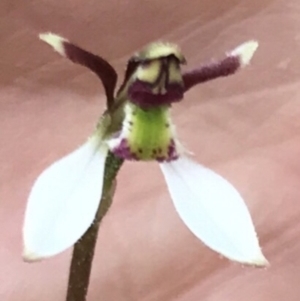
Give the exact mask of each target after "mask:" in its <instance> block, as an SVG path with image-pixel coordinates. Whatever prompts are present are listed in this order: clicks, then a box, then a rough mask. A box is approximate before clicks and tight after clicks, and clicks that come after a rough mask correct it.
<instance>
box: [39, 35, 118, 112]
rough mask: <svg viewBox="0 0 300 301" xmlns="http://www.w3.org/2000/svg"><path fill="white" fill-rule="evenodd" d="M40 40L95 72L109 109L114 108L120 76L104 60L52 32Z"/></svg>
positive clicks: (42, 36) (40, 36)
mask: <svg viewBox="0 0 300 301" xmlns="http://www.w3.org/2000/svg"><path fill="white" fill-rule="evenodd" d="M39 38H40V39H41V40H42V41H44V42H46V43H47V44H49V45H50V46H51V47H53V49H54V50H55V51H57V52H58V53H59V54H60V55H62V56H64V57H66V58H68V59H69V60H71V61H72V62H73V63H76V64H79V65H82V66H85V67H87V68H89V69H90V70H91V71H93V72H94V73H95V74H96V75H97V76H98V77H99V78H100V80H101V81H102V83H103V86H104V89H105V93H106V97H107V107H108V108H109V109H110V108H111V107H112V106H113V104H114V90H115V87H116V84H117V78H118V76H117V72H116V71H115V69H114V68H113V67H112V66H111V65H110V64H109V63H108V62H107V61H106V60H105V59H104V58H102V57H100V56H98V55H95V54H93V53H91V52H89V51H86V50H84V49H82V48H80V47H79V46H77V45H75V44H73V43H71V42H69V41H68V40H67V39H65V38H63V37H60V36H58V35H56V34H53V33H51V32H47V33H42V34H40V35H39Z"/></svg>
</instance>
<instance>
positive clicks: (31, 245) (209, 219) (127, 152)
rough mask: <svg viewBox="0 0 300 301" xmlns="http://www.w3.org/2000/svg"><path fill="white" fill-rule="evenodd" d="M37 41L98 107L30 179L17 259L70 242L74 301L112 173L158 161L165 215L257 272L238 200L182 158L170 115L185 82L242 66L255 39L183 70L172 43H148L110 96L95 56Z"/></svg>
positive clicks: (104, 67) (53, 40) (220, 181)
mask: <svg viewBox="0 0 300 301" xmlns="http://www.w3.org/2000/svg"><path fill="white" fill-rule="evenodd" d="M40 38H41V39H42V40H43V41H45V42H46V43H48V44H49V45H50V46H52V47H53V48H54V50H56V51H57V52H58V53H60V54H61V55H63V56H65V57H67V58H68V59H70V60H71V61H72V62H74V63H77V64H80V65H82V66H85V67H87V68H89V69H90V70H91V71H93V72H94V73H95V74H96V75H97V76H98V77H99V78H100V79H101V81H102V83H103V86H104V90H105V94H106V98H107V108H106V111H105V112H104V113H103V114H102V116H101V118H100V120H99V122H98V124H97V126H96V129H95V131H94V133H93V134H92V136H91V137H90V138H89V139H88V141H86V142H85V143H84V144H83V145H82V146H81V147H79V148H78V149H77V150H75V151H73V152H72V153H71V154H69V155H67V156H65V157H63V158H62V159H60V160H59V161H57V162H55V163H54V164H52V165H51V166H49V167H48V168H47V169H46V170H44V171H43V172H42V173H41V175H40V176H39V177H38V179H37V180H36V182H35V183H34V185H33V187H32V190H31V193H30V195H29V199H28V204H27V208H26V213H25V220H24V227H23V240H24V252H23V258H24V260H26V261H28V262H33V261H38V260H42V259H45V258H48V257H51V256H54V255H56V254H59V253H61V252H63V251H64V250H66V249H68V248H69V247H71V246H74V250H73V255H72V262H71V268H70V277H69V285H68V293H67V301H84V300H85V299H86V294H87V289H88V284H89V277H90V271H91V266H92V260H93V255H94V248H95V244H96V240H97V233H98V227H99V224H100V221H101V220H102V219H103V217H104V216H105V214H106V212H107V210H108V208H109V207H110V204H111V202H112V198H113V194H114V184H115V183H116V176H117V173H118V170H119V168H120V167H121V165H122V163H123V161H125V160H132V161H156V162H158V164H159V167H160V169H161V172H162V174H163V176H164V179H165V182H166V186H167V189H168V190H169V193H170V196H171V199H172V201H173V203H174V207H175V210H176V211H177V213H178V215H179V217H180V218H181V220H182V221H183V223H184V224H185V225H186V226H187V227H188V229H189V230H190V231H191V232H192V233H193V234H194V235H195V236H196V237H197V238H199V239H200V240H201V241H202V242H203V243H204V244H205V245H206V246H208V247H210V248H211V249H212V250H214V251H215V252H218V253H220V254H222V255H223V256H224V257H226V258H228V259H230V260H233V261H237V262H240V263H242V264H247V265H252V266H257V267H264V266H267V265H268V261H267V259H266V258H265V256H264V254H263V252H262V250H261V248H260V245H259V241H258V237H257V234H256V231H255V227H254V223H253V221H252V218H251V215H250V213H249V210H248V208H247V205H246V203H245V202H244V200H243V199H242V196H241V195H240V193H239V192H238V191H237V189H236V188H235V187H234V186H233V185H232V184H231V183H229V182H228V181H227V180H226V179H225V178H223V177H222V176H220V175H218V174H216V173H215V172H214V171H212V170H210V169H209V168H207V167H205V166H203V165H201V164H199V163H197V162H195V161H193V160H192V159H191V158H189V157H188V154H187V152H186V151H185V149H184V148H183V147H182V146H181V144H180V139H179V138H178V136H177V134H176V129H175V126H174V124H173V122H172V118H171V112H170V111H171V107H172V105H173V104H175V103H178V102H180V101H182V99H183V97H184V93H185V92H186V91H188V90H189V89H190V88H192V87H193V86H195V85H197V84H199V83H204V82H206V81H208V80H212V79H216V78H218V77H223V76H228V75H231V74H234V73H235V72H236V71H238V70H239V69H241V68H243V67H245V66H246V65H247V64H249V62H250V60H251V58H252V56H253V54H254V52H255V51H256V49H257V47H258V43H257V42H256V41H249V42H246V43H244V44H242V45H240V46H239V47H237V48H235V49H234V50H233V51H231V52H229V53H228V54H227V55H226V57H225V58H223V59H221V60H218V61H212V62H210V63H209V64H205V65H203V66H200V67H198V68H195V69H192V70H190V71H185V72H182V71H181V66H182V65H183V64H185V63H186V59H185V57H184V56H183V55H182V53H181V51H180V49H179V48H178V46H177V45H174V44H170V43H162V42H157V43H152V44H150V45H148V46H147V47H145V48H144V49H143V50H142V51H140V52H138V53H136V54H135V55H134V56H133V57H132V58H131V59H130V60H129V61H128V64H127V69H126V72H125V77H124V81H123V83H122V84H121V85H120V88H119V89H118V90H117V92H116V93H115V87H116V82H117V73H116V71H115V70H114V68H113V67H112V66H111V65H110V64H109V63H108V62H107V61H106V60H105V59H103V58H101V57H99V56H97V55H94V54H92V53H90V52H88V51H86V50H84V49H82V48H80V47H78V46H76V45H74V44H73V43H71V42H69V41H68V40H66V39H64V38H62V37H60V36H57V35H55V34H52V33H45V34H41V35H40Z"/></svg>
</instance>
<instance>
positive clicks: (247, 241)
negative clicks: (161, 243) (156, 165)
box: [160, 157, 268, 266]
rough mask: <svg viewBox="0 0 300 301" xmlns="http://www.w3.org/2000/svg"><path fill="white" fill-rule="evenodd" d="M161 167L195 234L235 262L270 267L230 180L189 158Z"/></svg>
mask: <svg viewBox="0 0 300 301" xmlns="http://www.w3.org/2000/svg"><path fill="white" fill-rule="evenodd" d="M160 167H161V170H162V172H163V174H164V177H165V180H166V182H167V186H168V188H169V192H170V194H171V197H172V199H173V202H174V205H175V208H176V210H177V212H178V214H179V215H180V217H181V219H182V220H183V222H184V223H185V224H186V225H187V227H188V228H189V229H190V230H191V231H192V233H194V235H196V236H197V237H198V238H199V239H201V240H202V241H203V242H204V243H205V244H206V245H207V246H208V247H210V248H211V249H213V250H214V251H216V252H219V253H220V254H222V255H223V256H225V257H227V258H229V259H231V260H234V261H238V262H241V263H245V264H251V265H256V266H266V265H267V264H268V261H267V260H266V258H265V257H264V255H263V253H262V251H261V249H260V246H259V242H258V239H257V236H256V232H255V229H254V225H253V222H252V219H251V216H250V213H249V211H248V209H247V207H246V205H245V203H244V201H243V199H242V198H241V196H240V194H239V193H238V191H237V190H236V189H235V188H234V187H233V186H232V185H231V184H230V183H229V182H228V181H227V180H225V179H224V178H222V177H221V176H220V175H218V174H216V173H215V172H213V171H212V170H210V169H208V168H205V167H203V166H201V165H199V164H197V163H195V162H193V161H192V160H191V159H189V158H187V157H181V158H179V159H178V160H176V161H173V162H170V163H161V164H160Z"/></svg>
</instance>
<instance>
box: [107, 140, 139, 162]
mask: <svg viewBox="0 0 300 301" xmlns="http://www.w3.org/2000/svg"><path fill="white" fill-rule="evenodd" d="M112 152H113V153H114V154H115V155H116V156H118V157H120V158H123V159H126V160H139V157H138V156H137V154H136V153H134V152H132V151H131V149H130V146H129V145H128V141H127V139H122V140H121V142H120V144H119V145H118V146H117V147H115V148H114V149H113V150H112Z"/></svg>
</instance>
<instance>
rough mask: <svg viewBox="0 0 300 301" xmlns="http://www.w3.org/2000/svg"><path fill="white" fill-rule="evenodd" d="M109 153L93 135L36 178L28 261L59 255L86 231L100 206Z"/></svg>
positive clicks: (28, 218)
mask: <svg viewBox="0 0 300 301" xmlns="http://www.w3.org/2000/svg"><path fill="white" fill-rule="evenodd" d="M106 155H107V147H106V146H105V145H103V144H100V142H99V139H95V137H94V138H93V139H90V140H89V141H88V142H86V143H85V144H84V145H83V146H81V147H80V148H79V149H77V150H75V151H74V152H72V153H71V154H69V155H67V156H66V157H64V158H62V159H60V160H59V161H57V162H55V163H54V164H53V165H51V166H49V167H48V168H47V169H46V170H44V171H43V172H42V174H41V175H40V176H39V177H38V178H37V180H36V182H35V184H34V185H33V187H32V190H31V193H30V195H29V199H28V204H27V208H26V212H25V221H24V227H23V240H24V252H23V258H24V260H25V261H36V260H40V259H42V258H46V257H50V256H53V255H56V254H58V253H60V252H62V251H64V250H66V249H67V248H69V247H71V246H72V245H73V244H74V243H75V242H76V241H77V240H78V239H79V238H80V237H81V236H82V235H83V234H84V233H85V231H86V230H87V229H88V227H89V226H90V225H91V223H92V222H93V219H94V217H95V214H96V212H97V208H98V206H99V202H100V198H101V194H102V187H103V175H104V167H105V160H106Z"/></svg>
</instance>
